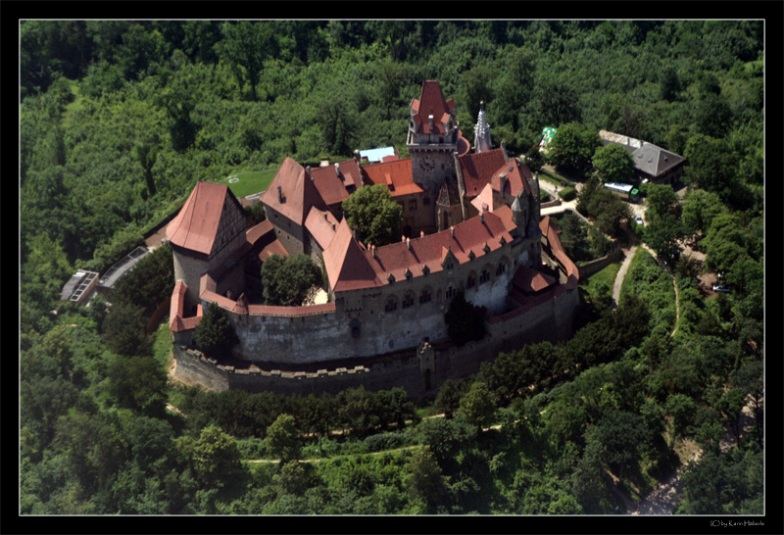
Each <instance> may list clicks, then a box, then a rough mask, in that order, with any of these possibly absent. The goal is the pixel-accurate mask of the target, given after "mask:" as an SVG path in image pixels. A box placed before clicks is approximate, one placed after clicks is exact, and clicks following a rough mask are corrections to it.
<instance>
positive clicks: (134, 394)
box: [107, 356, 166, 417]
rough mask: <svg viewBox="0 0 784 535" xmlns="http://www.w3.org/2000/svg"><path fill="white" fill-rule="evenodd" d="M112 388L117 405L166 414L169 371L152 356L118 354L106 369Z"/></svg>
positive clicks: (153, 413)
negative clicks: (167, 372)
mask: <svg viewBox="0 0 784 535" xmlns="http://www.w3.org/2000/svg"><path fill="white" fill-rule="evenodd" d="M107 375H108V378H109V390H110V392H111V394H112V395H113V396H114V398H115V399H116V400H117V403H118V405H120V406H122V407H127V408H130V409H132V410H135V411H139V412H141V413H142V414H146V415H149V416H158V417H160V416H163V414H164V413H165V408H166V372H165V371H164V370H163V369H162V368H161V367H160V365H159V364H158V362H156V361H155V359H153V358H152V357H149V356H144V357H118V358H116V359H115V360H114V362H112V364H111V365H110V366H109V369H108V371H107Z"/></svg>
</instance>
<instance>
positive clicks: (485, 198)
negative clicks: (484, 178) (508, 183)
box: [471, 184, 499, 213]
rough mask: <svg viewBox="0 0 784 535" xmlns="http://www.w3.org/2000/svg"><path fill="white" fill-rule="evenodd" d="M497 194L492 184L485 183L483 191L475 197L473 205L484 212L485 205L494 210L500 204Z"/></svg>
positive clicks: (478, 210) (489, 209)
mask: <svg viewBox="0 0 784 535" xmlns="http://www.w3.org/2000/svg"><path fill="white" fill-rule="evenodd" d="M498 204H499V203H498V201H497V196H496V195H495V194H494V192H493V187H492V186H491V185H490V184H485V187H484V188H483V189H482V191H481V192H480V193H479V195H477V196H476V197H474V199H473V200H472V201H471V205H473V207H474V208H476V211H477V212H480V213H481V212H482V208H483V207H487V210H488V211H493V210H495V208H496V207H497V206H498Z"/></svg>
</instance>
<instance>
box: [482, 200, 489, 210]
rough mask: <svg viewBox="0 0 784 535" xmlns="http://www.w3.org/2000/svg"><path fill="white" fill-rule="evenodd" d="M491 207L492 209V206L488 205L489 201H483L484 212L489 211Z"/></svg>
mask: <svg viewBox="0 0 784 535" xmlns="http://www.w3.org/2000/svg"><path fill="white" fill-rule="evenodd" d="M489 209H490V207H489V206H487V203H486V202H483V203H482V213H484V212H487V211H488V210H489Z"/></svg>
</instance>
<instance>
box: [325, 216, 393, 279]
mask: <svg viewBox="0 0 784 535" xmlns="http://www.w3.org/2000/svg"><path fill="white" fill-rule="evenodd" d="M365 253H366V251H365V249H364V247H363V246H361V245H360V244H359V242H358V241H357V240H356V239H355V238H354V236H353V235H352V233H351V229H350V228H349V226H348V221H346V219H345V218H344V219H343V220H342V221H341V222H340V224H339V225H338V229H337V232H336V233H335V237H334V238H332V242H330V244H329V247H327V248H326V249H325V250H324V254H323V259H324V268H325V270H326V272H327V278H328V279H329V285H330V288H332V290H333V291H335V292H339V291H345V290H355V289H359V288H372V287H374V286H380V285H382V284H383V282H382V281H380V280H379V279H378V277H377V276H376V272H375V271H374V270H373V268H372V267H371V266H370V264H369V263H368V260H367V257H366V255H365Z"/></svg>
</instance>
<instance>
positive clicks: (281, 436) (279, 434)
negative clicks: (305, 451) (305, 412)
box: [267, 413, 302, 463]
mask: <svg viewBox="0 0 784 535" xmlns="http://www.w3.org/2000/svg"><path fill="white" fill-rule="evenodd" d="M267 442H268V444H269V449H270V451H271V452H272V454H273V455H275V456H276V457H278V458H280V460H281V462H282V463H286V462H288V461H293V460H296V459H298V458H299V456H300V450H301V449H302V444H301V443H300V438H299V431H298V430H297V425H296V422H295V421H294V417H293V416H291V415H290V414H285V413H284V414H280V415H278V417H277V418H276V419H275V421H274V422H272V424H271V425H270V426H269V427H268V428H267Z"/></svg>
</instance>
